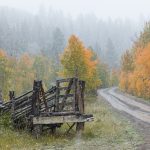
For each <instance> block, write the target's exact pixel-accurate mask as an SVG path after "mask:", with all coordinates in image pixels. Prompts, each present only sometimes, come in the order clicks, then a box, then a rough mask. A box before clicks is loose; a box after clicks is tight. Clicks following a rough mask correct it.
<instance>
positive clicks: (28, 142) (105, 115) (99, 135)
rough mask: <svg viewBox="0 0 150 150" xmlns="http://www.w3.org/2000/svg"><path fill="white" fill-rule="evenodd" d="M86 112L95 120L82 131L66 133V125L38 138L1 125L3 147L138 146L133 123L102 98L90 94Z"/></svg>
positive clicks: (105, 149)
mask: <svg viewBox="0 0 150 150" xmlns="http://www.w3.org/2000/svg"><path fill="white" fill-rule="evenodd" d="M86 112H88V113H92V114H93V115H94V117H95V120H94V122H90V123H86V126H85V131H84V133H83V134H82V135H80V134H78V135H77V134H76V133H75V132H71V133H70V134H69V135H64V134H63V133H64V132H65V130H66V128H67V127H66V126H65V125H64V126H63V128H60V129H59V130H58V131H57V134H56V135H55V136H51V135H48V134H47V135H44V136H41V137H40V138H39V139H38V140H36V139H34V138H33V137H32V136H31V135H30V134H28V133H26V132H19V131H12V130H11V128H10V127H6V128H4V127H2V126H1V128H0V149H2V150H7V149H8V150H10V149H15V150H16V149H24V150H26V149H28V150H30V149H43V150H45V149H57V150H58V149H65V150H76V149H77V150H78V149H80V150H84V149H85V150H88V149H91V148H93V149H97V150H99V149H100V150H103V149H104V150H107V149H111V150H113V149H114V150H116V149H121V150H123V149H135V148H136V145H137V144H140V142H141V139H140V137H139V135H138V134H137V133H136V131H135V130H134V129H133V128H132V126H131V125H130V124H129V123H128V122H127V121H126V120H124V119H122V118H120V116H118V115H117V114H116V113H114V112H112V110H111V109H109V106H107V104H105V102H104V101H102V100H101V98H96V97H92V98H91V97H89V98H88V99H87V100H86Z"/></svg>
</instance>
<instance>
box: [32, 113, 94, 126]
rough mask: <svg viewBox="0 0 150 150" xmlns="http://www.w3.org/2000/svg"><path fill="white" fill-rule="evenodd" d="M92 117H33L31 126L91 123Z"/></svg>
mask: <svg viewBox="0 0 150 150" xmlns="http://www.w3.org/2000/svg"><path fill="white" fill-rule="evenodd" d="M93 119H94V118H93V116H92V115H90V116H88V115H85V116H84V115H82V116H76V115H69V116H51V117H33V124H57V123H78V122H89V121H93Z"/></svg>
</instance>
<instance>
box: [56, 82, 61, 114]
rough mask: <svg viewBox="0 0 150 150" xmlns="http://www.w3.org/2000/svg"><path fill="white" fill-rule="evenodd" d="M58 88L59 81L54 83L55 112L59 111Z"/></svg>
mask: <svg viewBox="0 0 150 150" xmlns="http://www.w3.org/2000/svg"><path fill="white" fill-rule="evenodd" d="M59 86H60V83H59V81H56V99H55V111H56V112H57V111H59V94H60V90H59Z"/></svg>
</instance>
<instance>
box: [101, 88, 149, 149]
mask: <svg viewBox="0 0 150 150" xmlns="http://www.w3.org/2000/svg"><path fill="white" fill-rule="evenodd" d="M98 94H99V95H100V96H102V97H103V98H104V99H105V100H106V101H108V102H109V103H110V104H111V105H112V107H113V108H115V109H116V110H118V111H119V112H120V113H121V114H122V115H124V116H125V117H127V118H128V119H130V121H131V122H132V123H133V125H134V126H135V127H136V128H137V130H138V131H140V133H141V135H142V136H143V139H144V144H143V145H140V146H139V149H142V150H149V149H150V105H149V104H145V103H143V102H139V101H136V100H135V99H133V98H131V97H129V96H127V95H125V94H123V93H121V92H117V90H116V88H108V89H102V90H98Z"/></svg>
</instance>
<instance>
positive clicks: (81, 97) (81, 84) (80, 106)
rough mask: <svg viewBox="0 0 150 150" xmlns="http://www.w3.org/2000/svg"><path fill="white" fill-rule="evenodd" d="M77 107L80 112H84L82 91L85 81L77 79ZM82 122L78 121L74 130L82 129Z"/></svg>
mask: <svg viewBox="0 0 150 150" xmlns="http://www.w3.org/2000/svg"><path fill="white" fill-rule="evenodd" d="M78 91H79V92H78V93H79V97H78V109H79V113H80V114H84V91H85V81H79V86H78ZM84 124H85V123H84V122H79V123H77V125H76V131H77V132H80V131H83V130H84Z"/></svg>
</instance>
